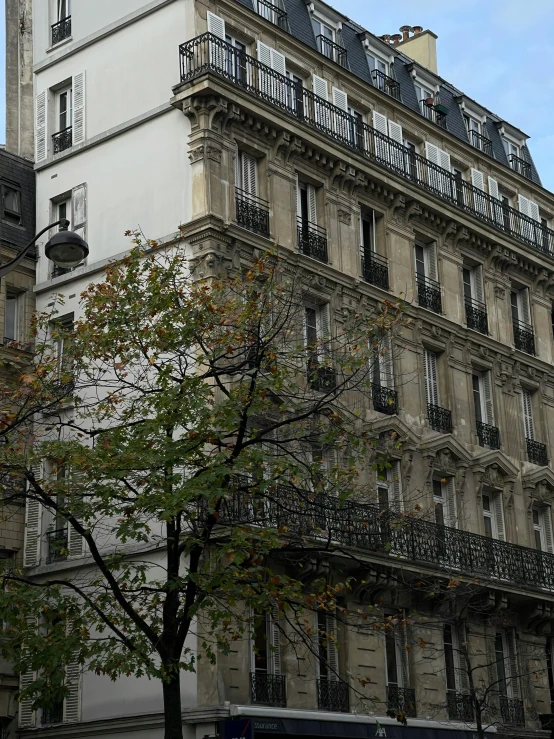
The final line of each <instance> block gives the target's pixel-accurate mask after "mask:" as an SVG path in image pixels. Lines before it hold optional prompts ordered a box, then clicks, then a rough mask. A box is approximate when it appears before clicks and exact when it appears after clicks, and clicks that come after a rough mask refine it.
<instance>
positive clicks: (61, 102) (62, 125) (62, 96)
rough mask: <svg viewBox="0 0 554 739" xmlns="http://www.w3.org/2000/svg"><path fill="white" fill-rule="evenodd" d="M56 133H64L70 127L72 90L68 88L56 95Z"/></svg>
mask: <svg viewBox="0 0 554 739" xmlns="http://www.w3.org/2000/svg"><path fill="white" fill-rule="evenodd" d="M57 104H58V131H64V130H65V129H66V128H69V127H70V126H71V120H72V116H73V90H72V89H71V88H68V89H66V90H62V91H60V92H59V93H58V97H57Z"/></svg>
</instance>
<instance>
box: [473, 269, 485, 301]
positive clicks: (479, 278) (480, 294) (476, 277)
mask: <svg viewBox="0 0 554 739" xmlns="http://www.w3.org/2000/svg"><path fill="white" fill-rule="evenodd" d="M471 274H472V277H473V285H472V287H473V291H474V295H475V300H477V301H478V302H479V303H484V302H485V295H484V290H483V267H482V266H481V265H480V264H479V265H478V266H477V267H474V268H473V269H472V270H471Z"/></svg>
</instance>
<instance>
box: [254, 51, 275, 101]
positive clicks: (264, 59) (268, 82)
mask: <svg viewBox="0 0 554 739" xmlns="http://www.w3.org/2000/svg"><path fill="white" fill-rule="evenodd" d="M257 52H258V61H259V62H260V64H263V65H264V66H263V67H259V68H258V87H259V90H260V92H261V93H262V94H263V95H265V96H266V97H269V98H273V94H272V87H273V85H272V83H273V77H272V76H271V73H270V72H269V71H268V69H271V47H270V46H268V45H267V44H263V43H262V42H261V41H258V44H257ZM264 67H267V68H268V69H264Z"/></svg>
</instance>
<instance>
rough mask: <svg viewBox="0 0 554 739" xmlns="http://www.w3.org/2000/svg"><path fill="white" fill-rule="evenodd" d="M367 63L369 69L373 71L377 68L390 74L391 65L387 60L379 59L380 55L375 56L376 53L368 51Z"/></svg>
mask: <svg viewBox="0 0 554 739" xmlns="http://www.w3.org/2000/svg"><path fill="white" fill-rule="evenodd" d="M367 63H368V65H369V69H370V71H371V72H374V71H375V70H377V71H378V72H381V73H382V74H386V75H388V73H389V65H388V64H387V62H384V61H383V60H382V59H379V57H378V56H375V54H370V53H369V52H368V54H367Z"/></svg>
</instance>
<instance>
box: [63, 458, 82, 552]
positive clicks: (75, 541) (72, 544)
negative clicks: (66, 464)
mask: <svg viewBox="0 0 554 739" xmlns="http://www.w3.org/2000/svg"><path fill="white" fill-rule="evenodd" d="M70 477H72V478H73V480H74V481H75V487H78V486H79V485H81V484H82V483H83V482H84V480H85V477H84V475H83V474H81V473H77V472H71V471H70ZM76 492H78V490H77V491H76ZM67 550H68V557H69V558H70V559H71V558H73V557H75V558H77V557H82V556H83V554H84V551H85V540H84V539H83V537H82V536H81V534H79V532H78V531H75V529H74V528H73V526H72V525H71V524H70V523H69V521H68V522H67Z"/></svg>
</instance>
